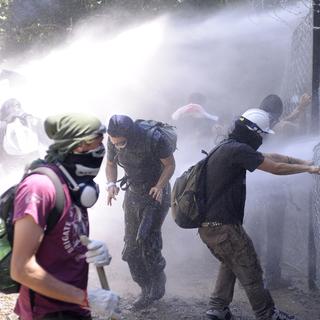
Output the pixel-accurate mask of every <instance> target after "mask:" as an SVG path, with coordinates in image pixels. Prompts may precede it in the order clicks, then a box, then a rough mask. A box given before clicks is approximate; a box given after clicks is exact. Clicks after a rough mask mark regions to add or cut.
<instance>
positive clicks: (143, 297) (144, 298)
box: [132, 287, 153, 310]
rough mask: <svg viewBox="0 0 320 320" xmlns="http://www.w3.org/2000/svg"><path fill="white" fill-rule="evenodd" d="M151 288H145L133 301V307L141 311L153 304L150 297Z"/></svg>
mask: <svg viewBox="0 0 320 320" xmlns="http://www.w3.org/2000/svg"><path fill="white" fill-rule="evenodd" d="M149 294H150V287H143V288H142V289H141V293H140V295H139V296H138V298H137V299H136V300H134V301H133V303H132V307H133V309H135V310H141V309H144V308H146V307H148V306H149V305H150V304H152V302H153V300H152V299H150V297H149Z"/></svg>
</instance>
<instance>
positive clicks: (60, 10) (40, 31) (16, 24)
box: [0, 0, 289, 59]
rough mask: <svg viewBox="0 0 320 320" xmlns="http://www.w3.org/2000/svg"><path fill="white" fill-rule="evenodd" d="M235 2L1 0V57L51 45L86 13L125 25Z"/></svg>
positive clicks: (212, 0)
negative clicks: (139, 20) (184, 10)
mask: <svg viewBox="0 0 320 320" xmlns="http://www.w3.org/2000/svg"><path fill="white" fill-rule="evenodd" d="M243 1H244V2H248V3H253V2H256V3H260V4H264V3H265V1H264V0H243ZM269 1H271V2H272V1H274V0H269ZM281 1H282V2H284V1H285V2H286V1H289V0H281ZM234 3H239V0H68V1H66V0H0V57H1V58H2V59H4V58H6V57H8V56H12V55H15V54H21V53H23V52H25V51H30V50H32V49H33V48H36V49H37V51H39V50H41V49H42V48H46V47H48V46H53V45H55V44H56V43H59V42H60V41H62V40H63V39H64V38H65V37H66V36H67V35H68V34H69V33H70V32H72V30H73V28H74V26H75V25H76V24H77V23H79V22H81V21H82V20H85V19H86V18H88V17H89V16H99V17H100V18H103V17H105V19H104V20H105V21H110V20H111V21H114V20H117V21H118V22H119V23H122V24H124V23H127V22H128V21H129V20H130V19H139V18H152V17H154V16H157V15H159V14H161V13H164V12H167V11H170V12H172V11H175V10H180V9H181V10H183V9H190V8H192V9H193V11H192V12H193V13H196V12H197V11H199V12H200V11H201V10H202V11H204V12H208V8H214V7H217V6H221V5H222V6H223V5H232V4H234Z"/></svg>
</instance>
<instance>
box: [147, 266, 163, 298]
mask: <svg viewBox="0 0 320 320" xmlns="http://www.w3.org/2000/svg"><path fill="white" fill-rule="evenodd" d="M166 281H167V277H166V274H165V273H164V271H161V273H160V274H159V275H158V276H157V277H156V278H154V279H153V280H152V285H151V290H150V294H149V298H150V299H151V300H153V301H154V300H160V299H161V298H162V297H163V296H164V294H165V292H166Z"/></svg>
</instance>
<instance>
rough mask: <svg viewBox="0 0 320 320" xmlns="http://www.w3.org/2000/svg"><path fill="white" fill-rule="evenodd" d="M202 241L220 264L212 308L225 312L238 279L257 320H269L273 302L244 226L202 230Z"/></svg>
mask: <svg viewBox="0 0 320 320" xmlns="http://www.w3.org/2000/svg"><path fill="white" fill-rule="evenodd" d="M199 234H200V237H201V239H202V241H203V242H204V243H205V244H206V245H207V246H208V248H209V249H210V251H211V252H212V254H213V255H214V256H215V257H216V258H217V259H219V261H220V262H221V265H220V269H219V274H218V278H217V281H216V285H215V289H214V291H213V293H212V294H211V297H210V304H211V305H212V306H213V307H214V308H216V309H218V310H222V309H223V308H224V307H226V306H228V305H229V304H230V303H231V301H232V299H233V292H234V285H235V281H236V279H238V280H239V281H240V283H241V285H242V286H243V288H244V290H245V291H246V294H247V297H248V299H249V301H250V304H251V307H252V309H253V311H254V313H255V316H256V319H259V320H270V319H271V314H272V309H273V307H274V302H273V300H272V298H271V296H270V293H269V291H268V290H266V289H265V288H264V284H263V279H262V269H261V266H260V262H259V260H258V257H257V255H256V252H255V249H254V246H253V243H252V241H251V239H250V238H249V236H248V235H247V233H246V232H245V230H244V229H243V227H242V226H241V225H222V226H217V227H205V228H200V229H199Z"/></svg>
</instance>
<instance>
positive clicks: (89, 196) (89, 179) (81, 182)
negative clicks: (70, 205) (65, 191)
mask: <svg viewBox="0 0 320 320" xmlns="http://www.w3.org/2000/svg"><path fill="white" fill-rule="evenodd" d="M104 154H105V148H104V146H103V145H102V144H101V145H100V146H99V147H98V148H96V149H94V150H90V151H88V152H86V153H71V154H69V155H68V156H67V157H66V158H65V160H64V161H63V162H62V163H61V166H62V168H61V166H60V169H61V171H62V173H63V174H64V176H65V178H66V179H67V181H68V184H69V190H70V193H71V196H72V199H73V201H74V202H75V203H76V204H77V205H79V206H81V207H84V208H90V207H92V206H93V205H94V204H95V203H96V201H97V200H98V196H99V186H98V184H96V183H95V182H94V181H93V179H94V178H95V177H96V176H97V174H98V172H99V169H100V167H101V164H102V160H103V157H104ZM70 176H71V178H70ZM72 180H73V181H72Z"/></svg>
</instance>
